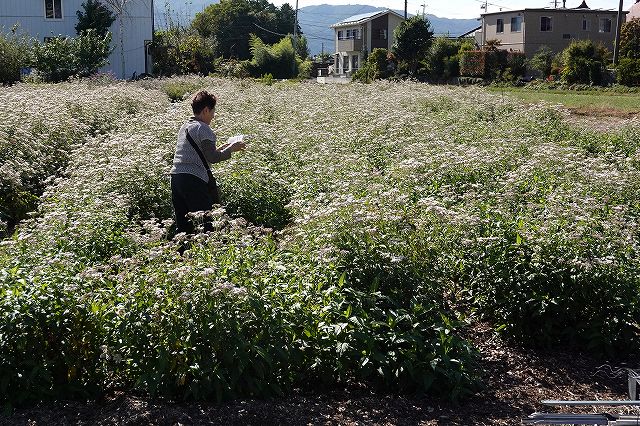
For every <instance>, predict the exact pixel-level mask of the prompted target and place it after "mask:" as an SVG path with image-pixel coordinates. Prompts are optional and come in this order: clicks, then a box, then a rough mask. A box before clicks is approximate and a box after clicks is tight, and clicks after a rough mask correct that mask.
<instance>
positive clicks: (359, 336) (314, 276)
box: [0, 217, 476, 404]
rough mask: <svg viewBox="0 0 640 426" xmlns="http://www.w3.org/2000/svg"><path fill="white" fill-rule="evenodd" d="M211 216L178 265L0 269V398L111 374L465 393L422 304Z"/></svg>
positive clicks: (171, 384) (129, 384) (212, 385)
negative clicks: (366, 286)
mask: <svg viewBox="0 0 640 426" xmlns="http://www.w3.org/2000/svg"><path fill="white" fill-rule="evenodd" d="M216 219H217V220H216V223H217V225H218V226H219V228H218V231H217V235H216V236H214V237H213V238H212V239H210V240H209V241H207V242H206V243H204V244H202V243H197V242H196V241H193V242H192V244H193V245H192V246H191V249H190V250H189V252H188V253H187V255H186V256H185V258H184V260H181V261H180V265H181V266H180V268H182V272H179V271H180V270H179V269H174V266H177V264H174V265H172V264H173V262H174V259H172V257H171V256H167V255H162V256H160V257H158V256H154V255H153V254H152V253H151V252H147V253H140V254H139V255H137V256H135V257H133V258H131V261H128V262H122V261H118V260H114V261H112V263H111V264H110V265H105V266H104V267H99V268H96V269H94V270H93V271H85V272H84V273H82V274H81V276H82V279H81V280H71V277H72V276H73V275H72V273H71V271H57V270H56V269H55V267H49V268H46V269H45V270H42V271H41V273H40V274H39V275H38V276H37V277H34V278H29V279H28V280H27V278H26V276H25V274H24V273H23V271H21V270H19V269H17V268H14V269H11V270H6V271H3V275H2V276H1V278H2V284H1V286H0V292H1V293H0V294H1V295H2V298H0V300H1V302H0V319H1V320H2V321H1V322H0V334H2V335H3V336H6V338H4V339H2V340H1V341H0V360H2V362H3V365H4V366H5V368H3V369H2V370H0V383H2V386H3V389H2V390H3V392H2V393H1V394H0V395H2V398H3V399H2V400H0V402H4V403H7V402H9V403H12V404H22V403H25V402H29V401H36V400H39V399H43V398H48V397H55V396H56V395H58V394H60V393H64V394H66V395H71V396H84V397H86V396H94V395H96V394H97V393H98V392H100V390H101V389H104V388H105V387H107V386H109V385H110V384H118V385H119V386H124V387H126V388H134V389H137V390H140V391H144V392H146V393H149V394H151V395H164V396H167V397H171V398H179V399H197V400H203V399H208V400H218V401H221V400H227V399H230V398H238V397H268V396H273V395H281V394H283V393H285V392H287V391H290V390H291V389H292V388H293V387H305V388H306V387H308V386H318V385H323V384H324V385H332V384H336V383H344V382H347V381H349V380H353V379H356V380H362V381H367V382H369V383H371V384H373V385H377V386H381V387H383V388H385V389H392V390H402V391H428V392H429V393H431V394H435V395H441V396H443V397H448V398H452V399H457V398H461V397H463V396H465V395H467V394H469V393H470V391H471V390H473V389H474V387H475V383H476V376H475V373H474V372H473V371H472V370H470V369H469V366H470V365H471V362H472V360H473V358H474V356H475V354H474V351H473V350H472V349H471V348H470V347H469V345H468V344H467V343H466V342H465V341H463V340H462V339H460V337H458V335H457V334H458V327H459V324H458V323H457V322H456V321H455V320H452V319H451V318H450V317H448V316H447V315H445V314H443V313H442V312H441V310H440V309H439V308H438V307H436V306H435V305H434V303H433V302H431V301H430V300H427V299H424V298H413V299H412V300H405V301H402V303H401V304H399V303H398V302H397V301H394V300H393V299H390V298H389V297H387V296H385V295H384V294H382V293H380V292H377V291H373V292H369V291H367V292H361V291H357V290H355V289H354V288H353V287H352V286H351V283H350V281H349V279H348V278H347V277H346V275H345V274H340V273H339V272H338V271H336V270H335V268H333V267H331V266H329V267H326V266H324V265H319V264H317V263H316V261H314V260H313V259H311V258H308V257H305V256H301V255H299V254H295V253H287V252H283V251H281V250H278V249H277V245H276V243H275V241H274V240H273V238H272V237H271V235H270V234H268V233H264V232H262V231H260V230H256V229H251V228H243V227H242V226H238V225H237V221H235V222H234V221H229V219H228V218H226V217H217V218H216ZM224 241H226V242H228V243H229V246H227V245H226V244H222V245H221V243H223V242H224ZM185 266H186V268H185ZM257 269H259V271H260V279H255V276H254V274H255V272H256V271H257ZM112 274H117V275H118V276H119V278H118V279H117V280H112V279H111V278H108V277H109V276H113V277H115V275H112ZM176 274H178V275H176ZM65 279H66V280H70V281H69V284H65V283H64V281H63V280H65ZM79 298H81V299H82V300H83V301H84V303H77V301H78V299H79Z"/></svg>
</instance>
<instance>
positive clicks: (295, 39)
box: [293, 0, 298, 52]
mask: <svg viewBox="0 0 640 426" xmlns="http://www.w3.org/2000/svg"><path fill="white" fill-rule="evenodd" d="M297 44H298V0H296V17H295V19H294V23H293V51H294V52H295V51H296V47H297Z"/></svg>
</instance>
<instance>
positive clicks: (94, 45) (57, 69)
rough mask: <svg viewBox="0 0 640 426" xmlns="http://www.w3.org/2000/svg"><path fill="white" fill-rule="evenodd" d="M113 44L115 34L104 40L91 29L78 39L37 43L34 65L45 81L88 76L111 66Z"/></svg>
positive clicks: (107, 36)
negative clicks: (109, 61)
mask: <svg viewBox="0 0 640 426" xmlns="http://www.w3.org/2000/svg"><path fill="white" fill-rule="evenodd" d="M110 44H111V33H107V34H106V35H105V36H104V37H100V36H98V35H97V34H96V33H95V31H94V30H91V29H89V30H86V31H85V32H84V33H83V34H82V35H79V36H78V37H76V38H70V37H54V38H53V39H51V40H50V41H48V42H44V43H40V42H35V43H34V45H33V50H32V51H33V65H34V67H35V68H36V69H37V71H38V73H39V74H40V75H41V76H42V77H43V78H44V80H45V81H50V82H59V81H64V80H66V79H68V78H69V77H72V76H79V77H86V76H89V75H91V74H93V73H95V72H96V71H97V70H98V68H100V67H102V66H104V65H106V64H107V63H108V60H107V58H108V57H109V54H110V52H111V48H110V47H109V46H110Z"/></svg>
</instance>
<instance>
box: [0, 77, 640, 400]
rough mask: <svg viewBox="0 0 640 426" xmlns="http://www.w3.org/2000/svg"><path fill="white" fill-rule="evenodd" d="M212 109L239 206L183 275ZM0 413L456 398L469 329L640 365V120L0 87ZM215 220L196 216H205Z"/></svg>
mask: <svg viewBox="0 0 640 426" xmlns="http://www.w3.org/2000/svg"><path fill="white" fill-rule="evenodd" d="M199 88H206V89H208V90H211V91H213V92H214V93H216V94H217V95H218V99H219V103H218V107H217V112H216V114H217V116H216V120H215V123H214V124H213V127H214V128H215V129H216V132H217V134H218V137H219V139H220V140H225V139H226V138H227V137H228V136H231V135H233V134H236V133H245V134H250V135H252V136H253V138H252V139H251V142H250V145H249V148H248V149H247V150H246V151H245V152H242V153H239V154H237V155H235V156H234V158H233V159H232V160H231V161H228V162H225V163H222V164H219V165H216V166H215V168H214V174H215V175H216V176H217V178H218V180H219V183H220V185H221V188H222V192H223V198H224V203H225V208H226V210H224V209H217V210H215V211H213V212H211V213H210V214H211V215H213V217H214V224H215V231H214V232H212V233H209V234H201V235H199V236H197V237H194V238H193V239H192V240H191V241H190V244H191V246H190V247H191V249H190V250H188V251H187V252H185V254H184V255H183V256H181V255H180V254H178V250H177V248H178V247H179V246H180V245H181V244H182V241H183V240H184V237H183V236H180V235H179V236H177V237H174V235H173V234H174V232H173V228H172V217H171V214H172V212H171V203H170V191H169V180H168V175H167V173H168V171H169V169H170V167H171V161H172V157H173V150H174V146H175V134H176V132H177V129H178V128H179V127H180V125H181V124H182V123H183V122H184V120H186V118H187V117H188V116H189V115H190V103H189V100H188V99H187V100H186V101H183V102H175V103H172V102H170V100H169V97H168V96H167V92H171V93H175V91H176V90H184V91H185V92H189V91H190V92H193V91H194V90H197V89H199ZM0 111H1V114H2V117H3V121H2V123H0V158H1V161H2V165H1V166H0V168H1V171H2V173H0V215H1V216H0V219H1V220H2V226H3V229H2V231H1V232H2V233H3V234H4V240H3V242H2V245H1V246H0V365H2V369H0V399H1V401H0V402H2V403H5V404H10V405H15V404H23V403H27V402H29V401H33V400H39V399H43V398H49V397H56V396H58V395H65V396H66V397H68V396H69V395H76V396H95V395H98V394H100V393H101V392H103V391H104V390H105V389H109V388H113V387H117V388H120V389H130V390H136V391H142V392H145V393H149V394H151V395H164V396H168V397H175V398H187V399H192V398H195V399H202V398H207V399H217V400H222V399H227V398H234V397H240V396H268V395H273V394H283V393H286V392H287V391H288V390H290V389H292V388H294V387H300V386H302V387H305V386H314V387H317V386H335V385H336V384H340V383H347V382H349V381H351V380H358V381H363V382H366V383H370V384H371V385H372V386H377V385H380V386H385V387H389V388H392V389H397V390H399V391H405V390H408V391H411V390H423V391H427V392H429V393H432V394H434V395H442V396H445V397H449V398H458V397H463V396H464V395H467V394H469V393H470V392H473V391H474V389H476V386H477V385H478V382H479V380H478V377H479V374H480V373H481V372H479V371H477V368H476V363H475V362H474V360H475V356H476V354H475V350H474V348H473V347H472V345H470V344H469V343H468V342H466V341H465V340H464V339H462V338H461V337H460V334H461V333H460V329H461V327H462V326H464V325H465V324H467V325H469V324H470V326H473V323H474V322H475V321H479V320H482V321H489V322H490V323H491V324H492V325H493V326H494V327H495V328H496V329H497V330H500V331H501V332H503V333H505V334H506V335H507V336H509V337H510V338H513V339H516V340H517V341H521V342H523V343H525V344H527V345H531V346H540V345H541V346H544V345H553V344H562V345H563V346H564V347H567V346H575V347H577V348H580V349H581V350H585V349H586V350H588V351H590V352H592V353H594V354H606V355H615V354H618V353H623V352H629V351H632V350H638V349H640V325H639V322H640V292H639V290H640V258H639V256H638V249H639V242H640V226H639V225H640V152H638V147H639V146H640V124H637V125H633V124H632V125H630V126H627V127H625V128H623V129H622V130H619V131H616V132H611V133H595V132H590V131H587V130H578V129H575V128H572V127H570V126H569V125H567V124H565V122H564V119H563V115H562V113H561V112H559V111H558V110H556V109H554V108H550V107H543V106H525V105H523V104H520V103H517V102H516V101H514V100H511V99H508V98H503V97H502V96H500V95H495V94H489V93H486V92H485V91H483V90H482V89H477V88H454V87H433V86H429V85H424V84H418V83H409V82H403V83H393V82H377V83H375V84H371V85H359V84H351V85H316V84H299V83H276V84H274V85H272V86H266V85H263V84H260V83H257V82H250V81H241V80H237V81H232V80H217V79H199V78H190V79H187V78H183V79H172V80H154V81H143V82H138V83H99V82H94V83H90V82H75V83H64V84H59V85H35V86H30V85H16V86H13V87H8V88H2V89H1V90H0ZM196 220H197V218H196Z"/></svg>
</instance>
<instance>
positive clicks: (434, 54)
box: [425, 37, 462, 82]
mask: <svg viewBox="0 0 640 426" xmlns="http://www.w3.org/2000/svg"><path fill="white" fill-rule="evenodd" d="M461 47H462V45H461V43H460V42H459V41H456V40H450V39H449V38H448V37H437V38H436V39H435V40H434V41H433V44H432V45H431V48H430V49H429V54H428V55H427V59H426V61H425V62H426V66H427V69H428V73H429V77H430V79H431V80H432V81H438V82H442V81H449V80H450V79H451V78H453V77H458V76H459V75H460V56H459V52H460V49H461Z"/></svg>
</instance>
